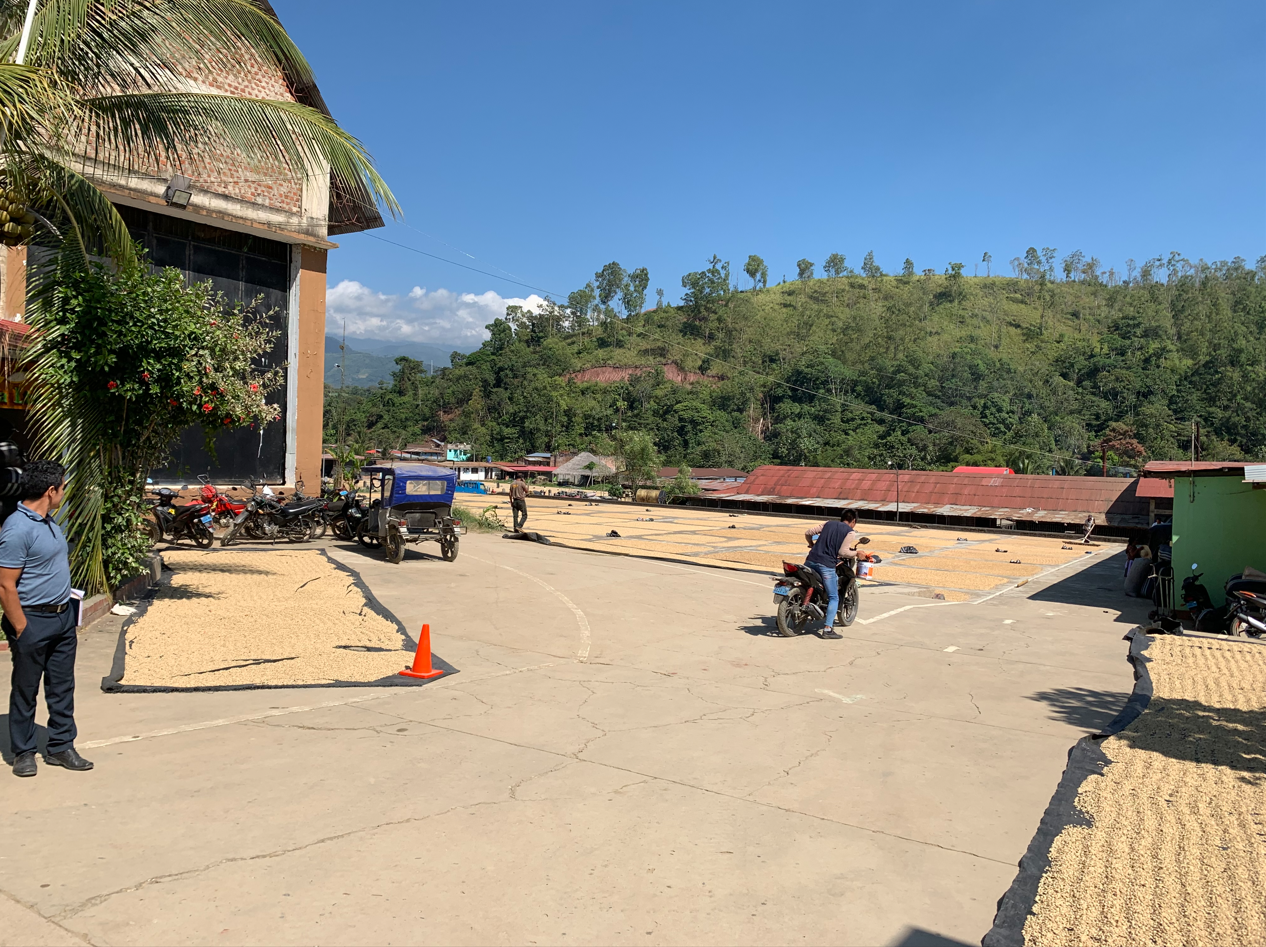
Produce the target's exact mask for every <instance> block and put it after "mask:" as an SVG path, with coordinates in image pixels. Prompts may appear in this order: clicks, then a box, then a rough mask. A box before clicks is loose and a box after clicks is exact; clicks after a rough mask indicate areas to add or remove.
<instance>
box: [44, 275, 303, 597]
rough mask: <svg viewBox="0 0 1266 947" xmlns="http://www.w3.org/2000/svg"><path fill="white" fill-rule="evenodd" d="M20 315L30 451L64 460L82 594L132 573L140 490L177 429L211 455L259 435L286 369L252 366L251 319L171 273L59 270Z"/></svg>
mask: <svg viewBox="0 0 1266 947" xmlns="http://www.w3.org/2000/svg"><path fill="white" fill-rule="evenodd" d="M48 285H50V286H51V287H52V289H51V291H50V292H49V293H48V294H47V295H46V296H45V297H44V298H43V299H41V300H38V301H37V302H38V305H32V306H29V307H28V309H29V311H30V313H31V322H32V325H33V328H34V329H35V332H34V340H35V341H34V345H33V349H32V356H31V361H32V366H31V377H32V379H33V381H34V385H33V390H32V393H31V403H32V411H33V415H34V420H35V427H36V436H37V440H38V441H39V449H40V451H41V452H42V453H44V454H46V455H47V456H64V457H66V458H67V461H68V464H67V466H68V468H69V470H70V480H69V485H68V490H67V497H66V506H67V510H68V512H67V518H66V526H67V532H68V537H69V538H70V539H72V540H73V541H75V547H74V553H73V555H72V562H71V565H72V571H73V574H74V576H75V579H76V582H77V583H82V584H83V585H84V587H86V588H88V589H89V590H91V591H98V590H102V589H104V587H105V586H107V585H115V584H117V583H119V582H121V581H123V580H126V579H128V578H130V577H131V576H133V575H135V574H137V572H139V571H140V569H141V567H142V565H143V563H144V561H145V558H146V556H147V555H148V551H149V543H148V539H147V538H146V533H145V531H144V528H143V526H144V524H143V522H142V518H141V517H142V513H143V509H144V490H145V478H146V476H147V474H148V473H149V471H150V470H151V469H152V468H154V467H157V466H159V465H161V464H162V463H163V462H164V461H165V460H166V458H167V455H168V452H169V451H170V449H171V446H172V444H173V443H174V442H175V440H176V438H177V437H178V436H179V434H180V432H181V431H183V430H184V429H185V428H188V427H192V426H195V425H197V426H200V427H202V429H203V431H204V432H205V435H206V438H207V445H208V448H209V449H211V450H214V439H215V436H216V435H217V434H218V433H219V432H221V431H224V430H229V429H231V428H234V427H238V426H246V425H251V426H259V427H263V426H264V425H265V424H267V423H269V421H270V420H274V419H276V418H277V417H278V416H279V414H278V408H277V405H275V404H270V403H269V402H268V400H267V397H268V394H269V392H272V391H275V390H276V389H277V388H279V387H280V386H281V384H282V382H283V380H284V375H283V371H284V369H283V367H281V366H265V365H263V364H261V360H262V358H263V357H264V355H265V353H267V352H269V351H270V350H271V348H272V345H273V341H274V339H275V338H276V335H277V333H276V332H275V331H274V330H272V329H270V328H268V326H267V325H266V324H264V323H263V322H262V321H261V320H260V319H259V318H258V316H257V314H256V313H255V312H254V311H253V310H252V309H249V308H247V307H243V306H240V305H239V306H236V307H232V308H230V307H229V306H227V304H226V303H225V301H224V299H223V297H222V296H220V295H218V294H215V293H213V292H212V290H211V286H210V284H209V283H204V284H195V285H193V286H186V285H185V283H184V281H183V279H182V277H181V274H180V272H179V271H178V270H174V269H167V270H163V271H162V272H160V273H151V272H149V271H148V270H146V269H142V268H141V267H139V266H137V267H130V268H124V269H122V270H120V271H119V272H117V273H112V272H110V271H109V270H107V269H106V267H104V266H101V265H92V266H90V267H88V268H86V269H85V268H73V267H69V266H62V267H61V268H60V269H59V271H58V273H57V274H56V279H54V280H50V281H49V283H48Z"/></svg>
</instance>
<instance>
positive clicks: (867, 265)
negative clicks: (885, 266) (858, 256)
mask: <svg viewBox="0 0 1266 947" xmlns="http://www.w3.org/2000/svg"><path fill="white" fill-rule="evenodd" d="M862 275H863V276H865V277H866V278H867V279H877V278H878V277H880V276H883V275H884V271H883V270H882V269H881V268H880V267H879V264H877V263H876V262H875V251H874V250H867V251H866V256H865V258H864V259H863V260H862Z"/></svg>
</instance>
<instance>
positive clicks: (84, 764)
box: [44, 746, 92, 772]
mask: <svg viewBox="0 0 1266 947" xmlns="http://www.w3.org/2000/svg"><path fill="white" fill-rule="evenodd" d="M44 762H45V763H48V764H49V765H50V766H64V767H66V768H67V769H73V770H75V771H76V772H84V771H85V770H90V769H92V764H91V763H89V762H88V761H87V760H86V759H84V758H83V757H82V756H80V755H79V754H78V753H76V752H75V748H74V747H73V746H72V747H71V748H70V749H69V750H62V751H60V752H58V753H45V754H44Z"/></svg>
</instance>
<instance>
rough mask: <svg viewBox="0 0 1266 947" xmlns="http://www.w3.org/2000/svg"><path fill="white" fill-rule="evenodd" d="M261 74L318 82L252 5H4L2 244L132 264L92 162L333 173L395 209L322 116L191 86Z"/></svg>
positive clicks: (140, 1) (356, 151)
mask: <svg viewBox="0 0 1266 947" xmlns="http://www.w3.org/2000/svg"><path fill="white" fill-rule="evenodd" d="M259 69H262V70H264V71H271V72H273V73H278V74H280V75H282V76H284V77H285V79H286V81H287V82H288V84H289V85H290V86H291V87H292V88H310V87H311V86H312V83H313V79H312V70H311V68H310V67H309V66H308V63H307V62H306V60H305V59H304V58H303V54H302V53H300V52H299V50H298V48H297V47H296V46H295V45H294V43H293V42H291V40H290V38H289V36H287V35H286V32H285V30H284V29H283V28H282V26H281V24H280V23H279V22H278V21H277V19H276V17H275V16H273V15H272V14H271V10H270V9H269V8H268V7H267V5H266V4H264V3H262V2H261V3H257V2H255V0H0V168H2V171H3V174H4V178H5V180H4V186H5V190H6V191H7V200H8V201H9V202H10V203H11V204H14V205H17V209H18V210H20V211H21V212H22V213H20V214H18V215H17V216H18V219H17V220H11V221H10V222H11V223H14V224H15V226H16V228H17V230H14V229H12V228H10V229H7V230H5V231H4V236H5V237H6V238H7V242H9V243H11V244H12V243H14V242H18V241H20V240H29V239H31V238H32V236H35V238H36V239H37V240H39V241H40V242H41V243H52V244H55V245H57V246H58V247H59V248H60V249H62V250H71V251H72V252H78V253H92V252H96V251H99V250H105V251H106V252H107V253H108V254H109V255H110V256H112V257H114V258H115V259H116V260H119V261H125V260H130V259H131V258H132V257H133V255H134V252H135V251H134V249H133V245H132V241H131V238H130V236H129V235H128V231H127V227H126V226H125V225H124V222H123V219H122V218H121V217H120V216H119V214H118V212H117V211H116V210H115V208H114V206H113V205H112V204H111V203H110V201H109V199H108V198H107V197H106V195H105V194H104V193H102V191H101V190H99V189H98V188H97V186H96V185H95V184H93V182H92V181H91V180H90V179H89V176H88V174H86V173H85V172H87V171H88V169H89V166H90V165H91V166H92V167H93V168H99V167H106V168H109V169H110V170H111V171H112V172H114V173H120V174H124V175H128V174H145V173H149V174H152V175H157V174H159V173H160V172H159V170H158V169H159V168H160V166H165V167H167V168H171V169H175V170H177V171H179V170H180V169H182V168H185V167H189V166H191V165H193V164H196V163H197V162H198V161H200V160H204V159H208V158H214V157H216V156H222V155H223V153H224V152H225V151H226V150H231V151H233V152H236V153H237V155H238V157H239V158H240V160H241V163H242V164H244V165H245V166H246V167H248V168H250V169H253V170H254V171H256V172H265V173H271V174H273V175H274V176H276V175H277V174H278V173H280V174H288V175H290V176H291V177H292V178H305V177H306V178H311V177H314V176H322V177H323V176H324V175H325V173H326V172H325V169H326V168H327V167H328V169H329V172H328V173H329V175H330V179H331V182H332V184H333V185H334V186H335V187H337V188H340V189H342V190H343V191H345V192H349V193H363V194H367V196H369V198H370V199H371V200H372V201H374V202H375V203H377V204H380V205H382V206H385V207H386V208H387V209H388V210H389V211H390V212H391V213H393V214H395V213H398V211H399V207H398V205H397V203H396V201H395V198H394V197H393V196H392V194H391V191H390V190H389V189H388V188H387V185H386V184H385V182H384V181H383V180H382V178H381V177H380V176H379V175H378V172H377V171H375V170H374V166H373V162H372V160H371V159H370V157H369V155H368V154H367V153H366V152H365V149H364V148H363V147H362V146H361V144H360V143H359V142H358V141H357V140H356V139H355V138H353V137H352V136H351V135H349V134H348V133H347V132H345V131H344V130H343V129H341V128H339V126H338V125H337V123H335V122H334V121H333V119H331V118H330V117H328V116H327V115H325V114H324V113H322V112H321V111H319V110H317V109H315V108H312V107H310V106H308V105H303V104H300V103H298V102H293V101H286V100H279V99H263V98H248V97H243V96H236V95H229V94H224V93H218V92H207V91H203V90H202V89H201V88H200V87H199V86H198V85H197V84H196V83H197V79H198V77H199V76H200V75H206V74H209V73H212V72H215V71H224V72H229V73H233V72H238V73H241V72H242V71H246V70H259ZM32 205H37V206H38V207H39V211H34V210H33V209H32ZM10 216H11V217H12V216H13V215H12V214H10ZM0 223H3V221H0ZM36 235H38V236H36Z"/></svg>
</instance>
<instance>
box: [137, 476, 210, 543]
mask: <svg viewBox="0 0 1266 947" xmlns="http://www.w3.org/2000/svg"><path fill="white" fill-rule="evenodd" d="M176 499H177V494H176V493H175V491H173V490H170V489H168V488H167V487H162V488H160V489H159V490H158V498H157V499H156V500H154V509H153V511H152V512H153V518H152V519H147V520H146V521H145V525H146V527H147V528H148V529H149V535H150V539H151V540H153V541H154V542H156V543H157V542H162V541H163V540H164V539H166V540H168V541H169V542H173V543H178V542H180V541H181V540H182V539H188V540H190V541H191V542H192V543H193V544H194V545H195V546H198V547H199V548H201V549H209V548H211V545H212V544H213V543H214V542H215V535H214V534H213V533H212V532H211V522H212V519H211V507H210V506H208V505H207V504H206V503H200V502H193V503H187V504H186V505H184V506H177V505H176Z"/></svg>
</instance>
